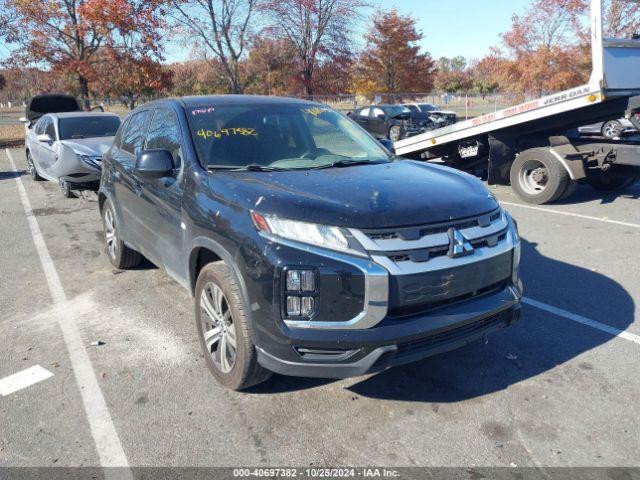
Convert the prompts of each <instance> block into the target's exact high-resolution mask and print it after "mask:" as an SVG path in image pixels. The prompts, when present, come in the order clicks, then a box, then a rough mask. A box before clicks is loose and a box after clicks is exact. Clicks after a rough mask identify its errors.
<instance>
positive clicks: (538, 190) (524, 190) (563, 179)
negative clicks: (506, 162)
mask: <svg viewBox="0 0 640 480" xmlns="http://www.w3.org/2000/svg"><path fill="white" fill-rule="evenodd" d="M510 177H511V188H513V190H514V191H515V192H516V193H517V194H518V196H519V197H520V198H522V199H523V200H524V201H525V202H527V203H533V204H535V205H544V204H546V203H551V202H553V201H555V200H558V199H559V198H560V197H561V196H562V195H563V194H564V193H565V191H567V186H568V184H569V182H570V181H571V178H570V177H569V173H568V172H567V170H566V169H565V168H564V167H563V166H562V164H561V163H560V162H559V161H558V159H557V158H555V157H554V156H553V154H552V153H551V152H550V151H549V149H548V148H531V149H529V150H525V151H524V152H522V153H521V154H520V155H518V158H516V159H515V161H514V162H513V164H512V165H511V174H510Z"/></svg>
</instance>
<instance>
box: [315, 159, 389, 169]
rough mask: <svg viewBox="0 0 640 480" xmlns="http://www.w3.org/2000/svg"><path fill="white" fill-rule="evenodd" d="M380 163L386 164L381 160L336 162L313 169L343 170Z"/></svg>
mask: <svg viewBox="0 0 640 480" xmlns="http://www.w3.org/2000/svg"><path fill="white" fill-rule="evenodd" d="M381 163H388V162H386V161H383V160H376V161H372V160H338V161H335V162H332V163H327V164H326V165H318V166H317V167H313V168H316V169H320V168H345V167H354V166H356V165H378V164H381Z"/></svg>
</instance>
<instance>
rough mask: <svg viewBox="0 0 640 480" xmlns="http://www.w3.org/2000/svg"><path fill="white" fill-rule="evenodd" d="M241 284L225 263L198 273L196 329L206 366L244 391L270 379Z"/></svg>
mask: <svg viewBox="0 0 640 480" xmlns="http://www.w3.org/2000/svg"><path fill="white" fill-rule="evenodd" d="M246 312H247V306H246V305H245V303H244V301H243V299H242V294H241V290H240V286H239V285H238V282H237V281H236V279H235V277H234V275H233V274H232V272H231V270H230V269H229V267H228V266H227V265H226V264H225V263H224V262H214V263H209V264H208V265H206V266H205V267H204V268H203V269H202V270H201V271H200V274H199V275H198V281H197V282H196V294H195V317H196V328H197V330H198V338H199V339H200V346H201V347H202V352H203V354H204V358H205V361H206V363H207V367H209V370H210V371H211V373H212V374H213V376H214V377H215V378H216V380H217V381H218V382H219V383H220V384H221V385H223V386H225V387H226V388H229V389H231V390H245V389H247V388H249V387H252V386H254V385H257V384H259V383H262V382H264V381H266V380H268V379H269V377H270V376H271V372H270V371H268V370H266V369H265V368H263V367H262V366H261V365H260V364H259V363H258V354H257V352H256V348H255V346H254V344H253V341H252V340H251V332H250V329H249V322H248V319H247V314H246Z"/></svg>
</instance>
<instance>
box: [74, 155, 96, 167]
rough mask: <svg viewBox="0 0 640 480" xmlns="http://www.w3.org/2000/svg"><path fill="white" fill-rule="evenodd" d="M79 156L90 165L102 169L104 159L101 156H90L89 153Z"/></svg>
mask: <svg viewBox="0 0 640 480" xmlns="http://www.w3.org/2000/svg"><path fill="white" fill-rule="evenodd" d="M78 157H79V158H80V160H82V161H83V162H84V163H86V164H87V165H89V166H90V167H93V168H96V169H98V170H100V168H101V167H100V160H102V159H101V157H89V156H88V155H78Z"/></svg>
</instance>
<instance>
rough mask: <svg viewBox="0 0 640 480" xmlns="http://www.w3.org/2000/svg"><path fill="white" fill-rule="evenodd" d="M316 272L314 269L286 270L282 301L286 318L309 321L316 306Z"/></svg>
mask: <svg viewBox="0 0 640 480" xmlns="http://www.w3.org/2000/svg"><path fill="white" fill-rule="evenodd" d="M316 274H317V272H316V271H315V270H314V269H309V268H307V269H304V268H301V269H297V268H291V269H287V270H285V272H284V275H283V277H284V278H283V292H282V293H283V300H284V304H285V307H284V309H283V310H284V311H283V314H284V316H285V317H286V318H289V319H297V320H311V317H313V315H314V313H315V312H316V308H317V305H318V288H317V280H316Z"/></svg>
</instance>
